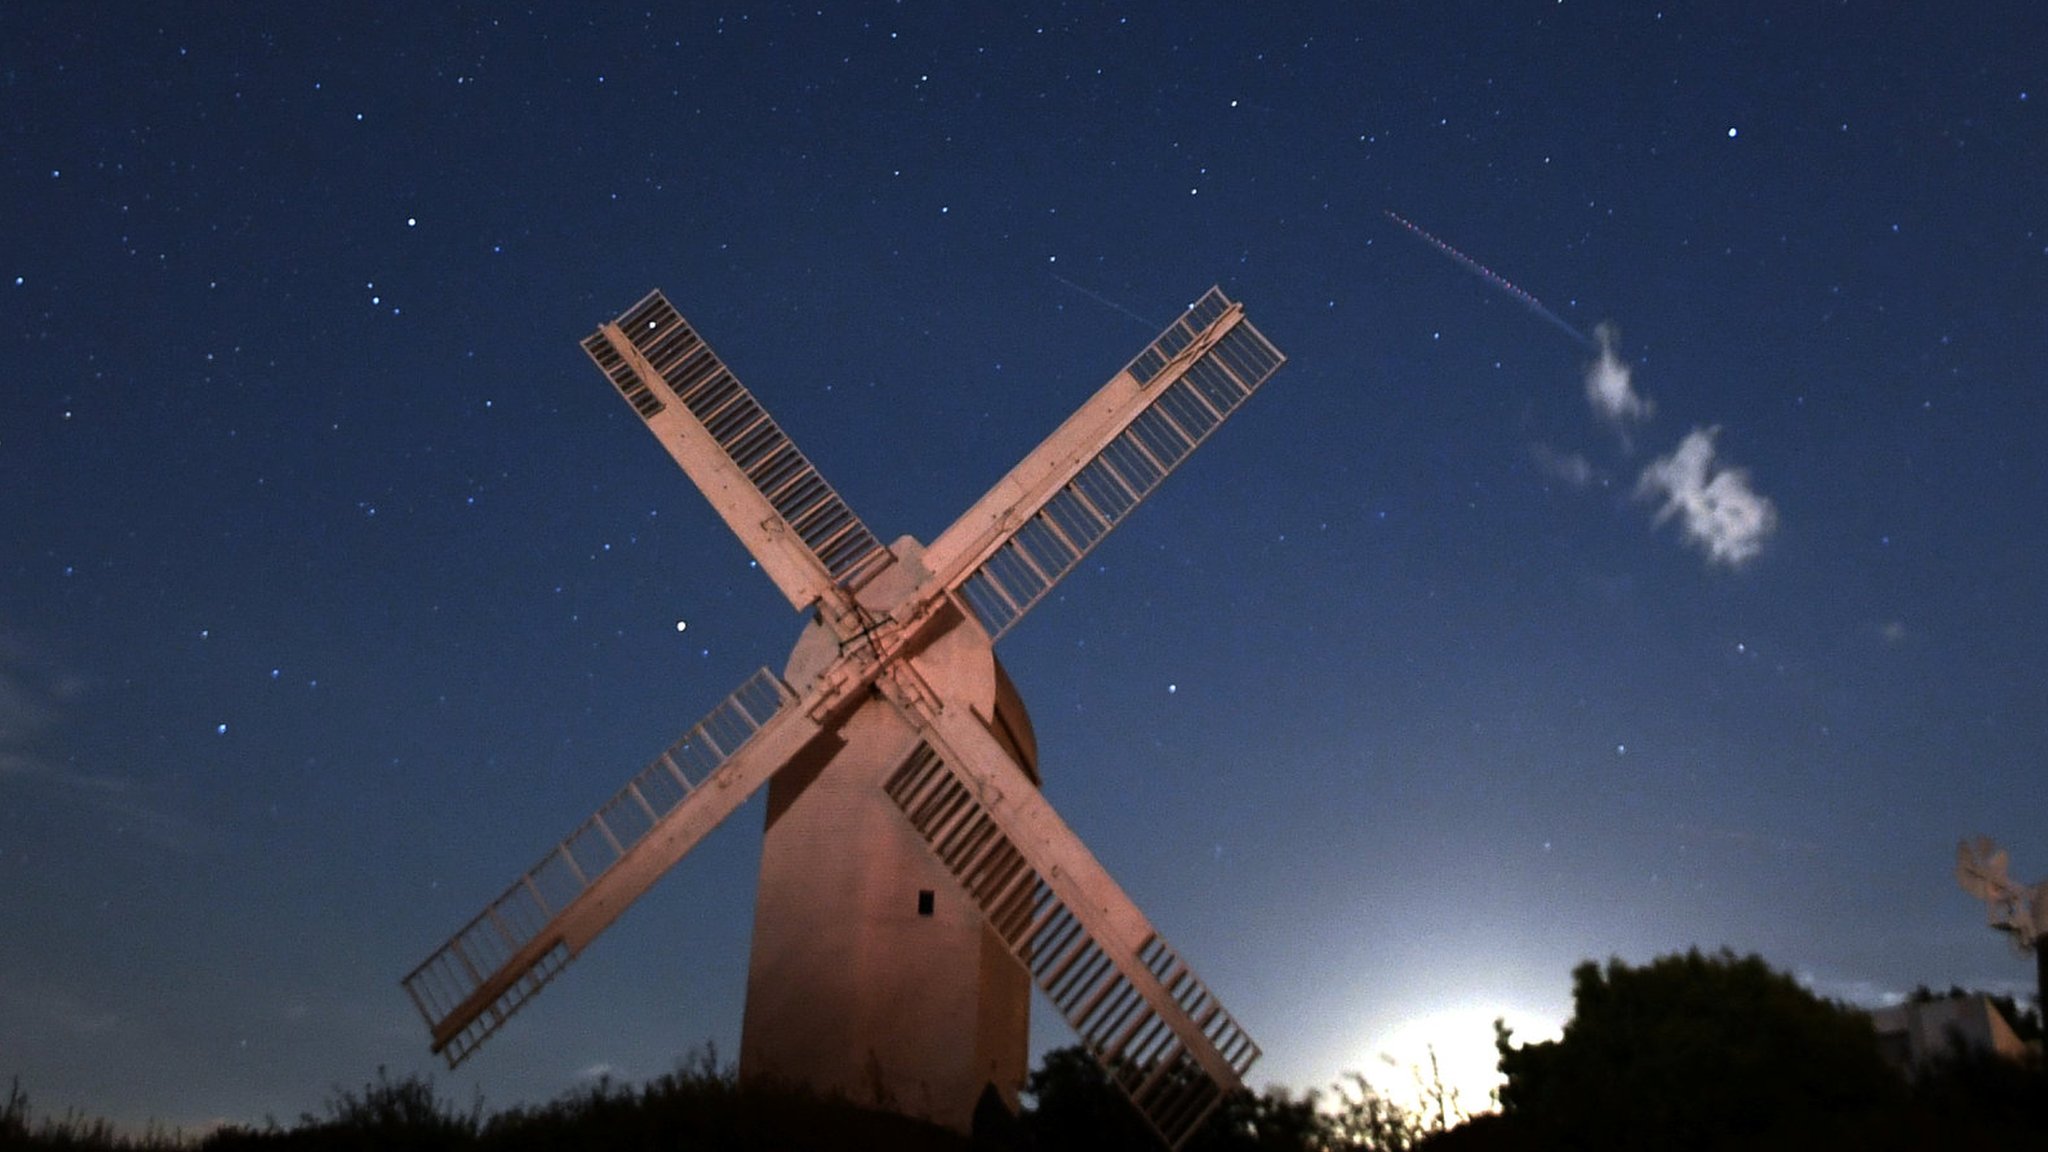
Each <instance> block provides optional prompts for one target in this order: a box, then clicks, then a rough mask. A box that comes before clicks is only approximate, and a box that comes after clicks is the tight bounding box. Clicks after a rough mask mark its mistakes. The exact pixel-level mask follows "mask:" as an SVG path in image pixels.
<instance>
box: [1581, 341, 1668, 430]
mask: <svg viewBox="0 0 2048 1152" xmlns="http://www.w3.org/2000/svg"><path fill="white" fill-rule="evenodd" d="M1617 336H1618V333H1617V332H1616V331H1615V329H1614V326H1613V325H1612V324H1601V325H1598V326H1597V327H1595V328H1594V329H1593V339H1594V340H1596V341H1598V342H1599V345H1600V358H1599V359H1597V360H1595V361H1593V363H1592V366H1591V367H1589V368H1587V369H1586V402H1587V403H1588V404H1591V405H1592V406H1593V411H1594V412H1595V413H1597V414H1598V415H1599V416H1600V418H1601V419H1602V420H1605V421H1607V422H1608V423H1609V424H1612V425H1614V426H1615V427H1616V428H1624V429H1625V428H1627V427H1628V425H1630V424H1633V423H1640V422H1642V421H1644V420H1648V419H1649V418H1650V415H1651V414H1652V413H1653V412H1655V411H1656V410H1657V406H1656V405H1655V404H1653V403H1651V402H1650V398H1649V397H1647V396H1644V395H1643V394H1642V393H1640V392H1637V391H1636V390H1635V387H1634V386H1633V385H1632V384H1631V383H1630V382H1629V366H1628V364H1627V363H1625V362H1624V361H1623V360H1622V358H1621V357H1620V356H1619V355H1618V354H1616V352H1615V351H1614V344H1615V340H1616V338H1617Z"/></svg>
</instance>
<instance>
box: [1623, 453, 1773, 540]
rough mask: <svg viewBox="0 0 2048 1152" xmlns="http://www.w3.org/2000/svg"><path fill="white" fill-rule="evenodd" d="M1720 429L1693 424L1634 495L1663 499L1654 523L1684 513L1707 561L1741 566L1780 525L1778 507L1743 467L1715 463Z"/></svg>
mask: <svg viewBox="0 0 2048 1152" xmlns="http://www.w3.org/2000/svg"><path fill="white" fill-rule="evenodd" d="M1719 432H1720V429H1719V428H1704V429H1702V428H1695V429H1693V430H1692V431H1691V432H1689V433H1687V434H1686V437H1685V439H1684V440H1681V441H1679V444H1678V447H1677V448H1676V449H1675V450H1673V451H1672V453H1671V454H1670V455H1669V456H1665V457H1663V458H1661V459H1659V460H1656V461H1654V462H1652V463H1651V464H1650V466H1649V467H1648V468H1645V469H1643V474H1642V478H1641V479H1640V480H1638V481H1637V482H1636V495H1637V496H1639V497H1642V498H1644V499H1656V498H1660V497H1661V498H1662V499H1663V501H1664V503H1663V506H1662V507H1660V508H1659V509H1657V515H1656V519H1655V523H1657V524H1662V523H1664V522H1665V521H1666V520H1669V519H1671V518H1672V517H1674V516H1677V517H1680V518H1681V521H1682V523H1683V525H1684V529H1685V537H1686V539H1687V540H1690V541H1692V542H1693V543H1695V544H1697V545H1699V546H1700V547H1701V548H1703V549H1705V550H1706V553H1707V559H1708V560H1709V561H1711V562H1714V563H1719V564H1725V565H1727V566H1728V567H1730V568H1740V567H1742V566H1743V565H1744V564H1747V563H1749V562H1750V561H1751V560H1754V559H1756V557H1757V555H1758V554H1759V553H1761V552H1762V551H1763V546H1764V540H1765V539H1766V538H1768V537H1769V536H1770V534H1771V533H1772V532H1774V531H1776V530H1777V527H1778V510H1777V508H1776V506H1774V505H1773V504H1772V503H1771V501H1770V499H1769V498H1768V497H1765V496H1763V495H1761V494H1760V493H1758V492H1757V491H1756V489H1755V488H1753V487H1751V485H1750V481H1749V474H1748V473H1747V472H1745V471H1743V470H1742V469H1740V468H1721V469H1719V470H1716V468H1715V466H1714V437H1715V436H1716V435H1717V434H1719Z"/></svg>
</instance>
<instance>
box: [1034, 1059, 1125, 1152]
mask: <svg viewBox="0 0 2048 1152" xmlns="http://www.w3.org/2000/svg"><path fill="white" fill-rule="evenodd" d="M1024 1092H1025V1095H1026V1096H1028V1097H1029V1098H1030V1099H1029V1101H1028V1106H1027V1107H1026V1109H1025V1111H1024V1115H1023V1116H1022V1117H1021V1118H1020V1123H1019V1125H1018V1127H1019V1129H1020V1130H1021V1132H1022V1135H1023V1140H1024V1143H1025V1144H1026V1146H1027V1147H1029V1148H1033V1149H1043V1150H1045V1152H1052V1150H1054V1149H1066V1148H1071V1149H1074V1150H1075V1152H1123V1150H1126V1149H1131V1150H1137V1149H1144V1150H1145V1152H1151V1150H1153V1149H1156V1148H1158V1147H1159V1140H1158V1138H1157V1137H1156V1136H1154V1135H1153V1134H1152V1130H1151V1128H1149V1127H1147V1126H1146V1124H1145V1121H1144V1118H1143V1117H1141V1116H1139V1115H1138V1112H1137V1110H1136V1109H1135V1108H1133V1107H1131V1102H1130V1100H1129V1099H1128V1098H1126V1097H1125V1096H1124V1094H1123V1093H1122V1092H1120V1091H1118V1090H1117V1087H1116V1085H1114V1084H1111V1083H1110V1082H1109V1078H1108V1077H1107V1076H1105V1075H1103V1072H1102V1066H1101V1065H1099V1064H1097V1063H1096V1062H1095V1058H1094V1057H1092V1056H1090V1055H1089V1054H1088V1053H1087V1051H1086V1050H1084V1049H1083V1048H1081V1047H1080V1046H1078V1045H1073V1046H1069V1047H1066V1048H1055V1049H1053V1050H1052V1051H1050V1052H1047V1053H1046V1054H1045V1060H1044V1061H1043V1062H1042V1063H1041V1064H1039V1066H1038V1067H1037V1068H1035V1069H1033V1070H1032V1071H1031V1074H1030V1075H1029V1076H1028V1077H1026V1078H1025V1081H1024Z"/></svg>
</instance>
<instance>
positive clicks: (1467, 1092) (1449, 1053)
mask: <svg viewBox="0 0 2048 1152" xmlns="http://www.w3.org/2000/svg"><path fill="white" fill-rule="evenodd" d="M1495 1020H1505V1021H1507V1025H1508V1028H1509V1029H1510V1030H1512V1032H1513V1033H1514V1040H1515V1043H1516V1044H1527V1043H1530V1042H1532V1041H1538V1040H1555V1039H1557V1038H1558V1037H1559V1036H1560V1035H1562V1034H1563V1025H1562V1022H1560V1021H1557V1020H1554V1019H1550V1018H1548V1017H1545V1016H1543V1015H1541V1014H1540V1013H1535V1012H1530V1011H1526V1010H1524V1009H1521V1008H1517V1007H1512V1006H1507V1005H1502V1004H1498V1003H1490V1004H1467V1005H1464V1006H1461V1007H1457V1008H1448V1009H1445V1010H1443V1011H1441V1012H1431V1013H1428V1014H1426V1015H1422V1016H1414V1017H1410V1018H1408V1019H1406V1020H1403V1021H1402V1022H1401V1023H1399V1024H1396V1025H1395V1026H1393V1027H1392V1028H1390V1029H1387V1030H1386V1031H1384V1032H1381V1033H1379V1034H1377V1035H1375V1036H1373V1037H1371V1038H1370V1039H1369V1040H1367V1041H1365V1042H1363V1043H1361V1044H1359V1045H1358V1047H1357V1048H1356V1049H1355V1050H1354V1051H1355V1052H1356V1053H1357V1055H1356V1056H1354V1057H1352V1058H1351V1059H1350V1060H1349V1061H1348V1062H1347V1063H1346V1065H1345V1071H1344V1074H1343V1077H1342V1079H1341V1080H1340V1083H1343V1084H1347V1085H1348V1084H1349V1083H1350V1076H1351V1073H1352V1072H1357V1073H1359V1074H1360V1075H1363V1076H1364V1077H1365V1078H1366V1080H1367V1081H1368V1082H1370V1083H1371V1084H1372V1086H1373V1088H1374V1089H1375V1090H1377V1091H1378V1092H1379V1093H1380V1094H1381V1095H1383V1096H1385V1097H1386V1098H1387V1099H1389V1100H1391V1101H1393V1102H1394V1103H1396V1104H1399V1105H1400V1106H1402V1107H1403V1108H1411V1109H1417V1110H1421V1109H1423V1108H1424V1106H1425V1102H1426V1090H1427V1088H1428V1086H1429V1083H1430V1065H1429V1061H1430V1052H1431V1050H1432V1049H1434V1051H1435V1053H1436V1065H1437V1074H1438V1075H1440V1076H1441V1077H1442V1079H1443V1084H1444V1086H1445V1087H1446V1088H1448V1089H1450V1090H1451V1091H1453V1092H1455V1093H1456V1106H1457V1107H1458V1108H1459V1109H1461V1110H1462V1111H1463V1112H1464V1114H1466V1115H1478V1114H1479V1113H1481V1112H1491V1111H1494V1110H1495V1108H1496V1105H1495V1103H1494V1099H1493V1092H1494V1089H1496V1088H1498V1087H1500V1085H1501V1083H1502V1080H1501V1075H1500V1072H1499V1069H1498V1067H1497V1064H1498V1061H1499V1056H1498V1054H1497V1053H1495V1051H1494V1048H1493V1022H1494V1021H1495ZM1331 1103H1336V1101H1334V1100H1332V1101H1331ZM1429 1107H1430V1108H1431V1109H1432V1110H1433V1109H1434V1104H1433V1103H1430V1104H1429ZM1453 1119H1454V1122H1455V1117H1454V1118H1453Z"/></svg>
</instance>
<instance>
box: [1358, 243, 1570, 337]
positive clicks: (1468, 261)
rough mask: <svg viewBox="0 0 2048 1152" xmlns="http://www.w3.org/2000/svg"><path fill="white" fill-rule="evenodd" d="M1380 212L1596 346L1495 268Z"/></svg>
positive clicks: (1550, 319)
mask: <svg viewBox="0 0 2048 1152" xmlns="http://www.w3.org/2000/svg"><path fill="white" fill-rule="evenodd" d="M1380 211H1382V212H1384V213H1386V217H1387V219H1389V220H1392V221H1393V222H1394V223H1396V224H1399V225H1400V226H1401V227H1403V228H1406V229H1407V230H1408V231H1410V232H1413V233H1414V234H1415V235H1417V236H1419V237H1421V238H1422V239H1423V240H1424V241H1425V242H1426V243H1428V245H1429V246H1430V247H1432V248H1434V249H1436V250H1437V251H1439V252H1441V253H1443V254H1444V255H1446V256H1448V257H1450V258H1451V259H1453V260H1455V261H1457V262H1458V264H1459V266H1461V267H1463V268H1464V269H1465V270H1466V271H1467V272H1470V273H1472V274H1473V275H1475V276H1477V277H1479V278H1480V279H1481V280H1484V281H1486V282H1487V283H1488V284H1491V285H1493V286H1494V287H1495V288H1498V289H1500V290H1501V291H1502V292H1505V293H1507V294H1508V297H1509V298H1510V299H1512V300H1514V301H1515V303H1517V304H1520V305H1521V306H1522V307H1524V308H1527V309H1528V310H1529V311H1531V312H1534V313H1535V314H1536V315H1538V316H1541V317H1543V318H1544V319H1545V320H1548V321H1550V323H1551V324H1552V325H1553V326H1555V327H1556V328H1557V330H1558V331H1560V332H1562V333H1564V334H1565V335H1567V336H1570V337H1571V338H1572V339H1573V340H1576V341H1578V344H1579V347H1581V348H1588V349H1590V348H1592V347H1593V342H1592V341H1591V340H1589V339H1587V338H1586V334H1585V333H1584V332H1581V331H1579V330H1578V329H1577V328H1574V327H1572V326H1571V325H1569V324H1567V323H1565V322H1564V319H1563V318H1562V317H1560V316H1559V315H1558V314H1557V313H1555V312H1552V311H1551V310H1550V309H1548V308H1545V307H1544V306H1543V301H1541V300H1538V299H1537V298H1536V297H1534V296H1531V295H1530V294H1528V293H1527V292H1524V291H1522V290H1521V289H1520V288H1517V287H1515V285H1514V284H1513V283H1512V282H1510V281H1509V280H1508V278H1507V277H1505V276H1502V275H1501V274H1500V273H1498V272H1495V271H1494V270H1493V269H1491V268H1488V267H1487V266H1486V265H1484V264H1481V263H1480V262H1479V261H1477V260H1474V259H1473V258H1471V257H1470V256H1467V255H1465V254H1464V253H1463V252H1460V251H1458V250H1457V249H1456V248H1453V247H1451V246H1450V245H1449V244H1446V243H1444V242H1443V241H1442V240H1439V239H1437V238H1436V237H1435V236H1433V235H1431V234H1430V233H1429V232H1428V231H1426V230H1425V229H1423V227H1422V226H1421V225H1419V224H1416V223H1415V222H1414V221H1412V220H1410V219H1408V218H1407V217H1406V216H1403V215H1401V214H1400V213H1398V212H1395V211H1394V210H1393V209H1391V208H1382V209H1380Z"/></svg>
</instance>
